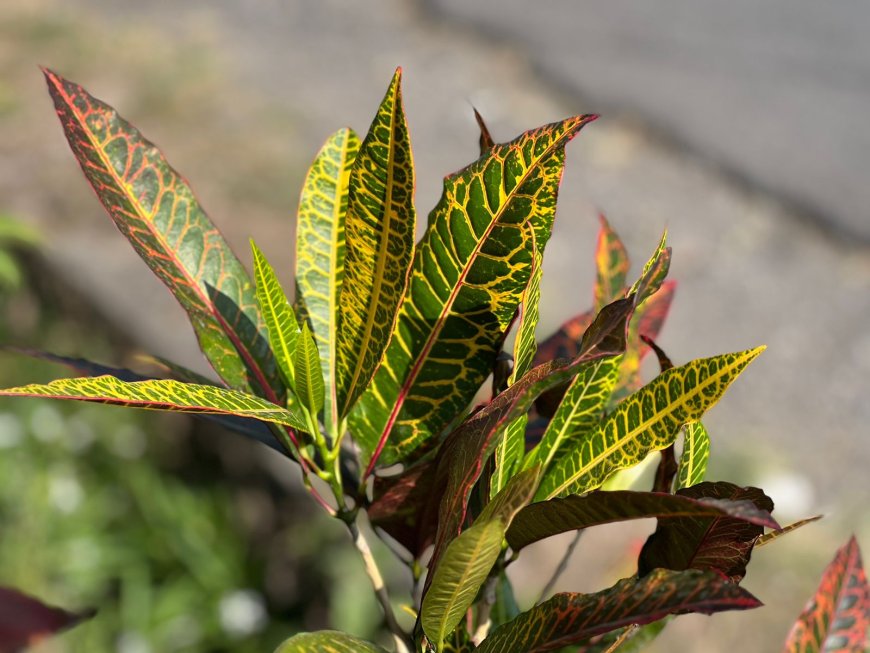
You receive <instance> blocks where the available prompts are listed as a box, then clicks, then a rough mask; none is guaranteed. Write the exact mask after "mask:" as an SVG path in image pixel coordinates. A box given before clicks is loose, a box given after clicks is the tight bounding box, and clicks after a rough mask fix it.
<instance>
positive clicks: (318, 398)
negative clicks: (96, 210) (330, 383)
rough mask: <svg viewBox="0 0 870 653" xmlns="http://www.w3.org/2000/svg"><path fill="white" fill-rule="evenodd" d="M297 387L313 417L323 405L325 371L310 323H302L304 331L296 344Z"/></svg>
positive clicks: (304, 404) (298, 393)
mask: <svg viewBox="0 0 870 653" xmlns="http://www.w3.org/2000/svg"><path fill="white" fill-rule="evenodd" d="M295 365H296V372H295V377H294V378H295V379H296V380H295V384H296V385H295V388H296V394H297V395H298V396H299V401H300V402H301V403H302V405H303V406H305V408H306V409H307V410H308V413H309V414H310V415H311V417H312V419H315V420H316V419H317V414H318V413H319V412H320V409H321V408H322V407H323V372H322V371H321V369H320V358H319V356H318V352H317V344H316V343H315V342H314V336H312V335H311V331H309V330H308V323H307V322H304V323H303V324H302V333H300V334H299V341H298V343H297V346H296V359H295Z"/></svg>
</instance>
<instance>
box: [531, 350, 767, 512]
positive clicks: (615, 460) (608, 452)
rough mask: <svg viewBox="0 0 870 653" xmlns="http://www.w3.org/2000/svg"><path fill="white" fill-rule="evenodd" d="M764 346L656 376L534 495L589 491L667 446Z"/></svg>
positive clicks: (550, 473) (557, 467)
mask: <svg viewBox="0 0 870 653" xmlns="http://www.w3.org/2000/svg"><path fill="white" fill-rule="evenodd" d="M763 350H764V347H757V348H756V349H750V350H747V351H743V352H737V353H734V354H724V355H721V356H714V357H712V358H701V359H698V360H694V361H691V362H690V363H687V364H685V365H681V366H680V367H675V368H673V369H670V370H668V371H667V372H665V373H663V374H660V375H659V376H658V377H656V379H654V380H653V381H652V382H651V383H649V384H648V385H646V386H645V387H643V388H642V389H640V390H638V391H637V392H636V393H634V394H633V395H631V396H630V397H628V398H626V399H625V400H624V401H623V402H622V403H620V404H619V405H618V406H617V407H616V409H615V410H614V411H613V412H612V413H611V414H610V415H609V416H608V417H607V418H606V419H605V420H604V421H603V422H602V423H601V425H600V426H599V427H598V428H597V429H596V430H595V431H594V432H593V433H592V434H591V435H590V436H589V437H588V438H587V439H586V440H584V442H583V443H582V446H581V447H580V448H579V449H577V450H576V452H574V453H573V455H570V456H565V457H563V458H561V459H560V461H559V463H558V464H557V465H555V466H554V467H552V468H551V469H550V470H549V471H548V472H547V473H546V474H545V475H544V478H543V480H542V481H541V487H540V489H539V490H538V496H539V497H540V498H542V499H551V498H553V497H556V496H561V495H564V494H568V493H572V494H580V493H583V492H588V491H589V490H593V489H595V488H596V487H599V486H600V485H601V484H602V483H603V482H604V480H605V479H606V478H607V477H608V476H609V475H610V474H611V473H613V472H614V471H616V470H619V469H625V468H627V467H631V466H632V465H636V464H637V463H639V462H641V461H642V460H643V459H644V458H645V457H646V455H647V454H648V453H649V452H650V451H653V450H660V449H664V448H665V447H667V446H669V445H670V444H671V443H673V442H674V440H675V439H676V437H677V434H678V432H679V429H680V427H681V426H682V425H683V424H686V423H688V422H691V421H695V420H698V419H700V417H701V416H702V415H703V414H704V412H706V411H707V410H708V409H709V408H710V407H712V406H713V405H714V404H715V403H716V402H717V401H718V400H719V398H720V397H721V396H722V395H723V394H724V392H725V390H726V389H727V388H728V386H729V385H730V384H731V383H732V382H733V381H734V379H736V378H737V377H738V376H739V375H740V373H741V372H742V371H743V370H744V369H745V368H746V366H747V365H749V363H751V362H752V361H753V360H755V358H756V357H757V356H758V355H759V354H760V353H761V352H762V351H763Z"/></svg>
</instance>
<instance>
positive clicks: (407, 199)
mask: <svg viewBox="0 0 870 653" xmlns="http://www.w3.org/2000/svg"><path fill="white" fill-rule="evenodd" d="M401 79H402V71H401V69H398V70H396V74H395V75H394V77H393V81H392V83H391V84H390V87H389V89H387V93H386V95H385V96H384V99H383V101H382V102H381V105H380V107H379V108H378V112H377V114H376V115H375V118H374V120H373V121H372V125H371V127H370V129H369V132H368V134H367V135H366V137H365V140H364V141H363V143H362V145H361V146H360V149H359V152H358V154H357V156H356V158H355V160H354V163H353V167H352V168H351V172H350V189H349V194H348V205H347V215H346V218H345V261H344V273H343V279H342V282H341V294H340V296H339V303H338V331H337V332H336V334H335V337H336V338H337V344H336V355H337V360H336V363H337V367H336V381H335V383H336V401H337V404H338V415H339V417H343V416H344V415H345V414H347V412H348V411H349V410H350V408H351V406H352V405H353V404H354V402H355V401H356V399H357V397H359V395H360V393H361V392H362V391H363V390H364V389H365V388H366V386H367V385H368V384H369V382H370V381H371V378H372V374H374V371H375V368H376V367H377V365H378V361H380V359H381V355H382V354H383V352H384V349H385V348H386V346H387V343H388V342H389V339H390V335H391V334H392V331H393V326H394V324H395V319H396V311H397V309H398V307H399V303H400V302H401V300H402V297H403V296H404V293H405V286H406V284H407V281H408V266H409V265H410V263H411V257H412V255H413V252H414V235H415V234H414V228H415V227H414V225H415V220H416V217H415V212H414V164H413V160H412V157H411V141H410V139H409V137H408V127H407V125H406V124H405V113H404V110H403V108H402V90H401Z"/></svg>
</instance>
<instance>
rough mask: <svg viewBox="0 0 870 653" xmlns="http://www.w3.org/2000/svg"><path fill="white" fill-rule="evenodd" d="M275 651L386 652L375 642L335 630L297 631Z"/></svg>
mask: <svg viewBox="0 0 870 653" xmlns="http://www.w3.org/2000/svg"><path fill="white" fill-rule="evenodd" d="M275 653H387V651H386V649H383V648H381V647H380V646H378V645H377V644H372V643H371V642H366V641H365V640H362V639H360V638H359V637H353V636H352V635H348V634H347V633H342V632H338V631H337V630H319V631H317V632H314V633H299V634H298V635H294V636H293V637H291V638H290V639H288V640H285V641H284V642H283V643H282V644H281V645H280V646H279V647H278V648H276V649H275Z"/></svg>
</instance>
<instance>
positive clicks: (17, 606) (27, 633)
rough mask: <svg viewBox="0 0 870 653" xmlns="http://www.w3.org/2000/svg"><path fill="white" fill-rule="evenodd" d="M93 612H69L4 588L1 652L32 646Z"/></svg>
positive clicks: (1, 590)
mask: <svg viewBox="0 0 870 653" xmlns="http://www.w3.org/2000/svg"><path fill="white" fill-rule="evenodd" d="M93 615H94V612H93V611H89V612H81V613H78V614H76V613H72V612H67V611H66V610H61V609H60V608H54V607H51V606H48V605H45V604H44V603H43V602H42V601H39V600H38V599H35V598H33V597H30V596H27V595H26V594H22V593H21V592H19V591H17V590H14V589H11V588H9V587H0V651H3V653H12V652H13V651H18V650H20V649H23V648H25V647H27V646H31V645H33V644H36V643H37V642H39V641H41V640H42V639H44V638H46V637H49V636H51V635H53V634H55V633H56V632H58V631H60V630H65V629H67V628H72V627H73V626H75V625H76V624H78V623H80V622H82V621H84V620H85V619H90V618H91V617H92V616H93Z"/></svg>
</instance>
